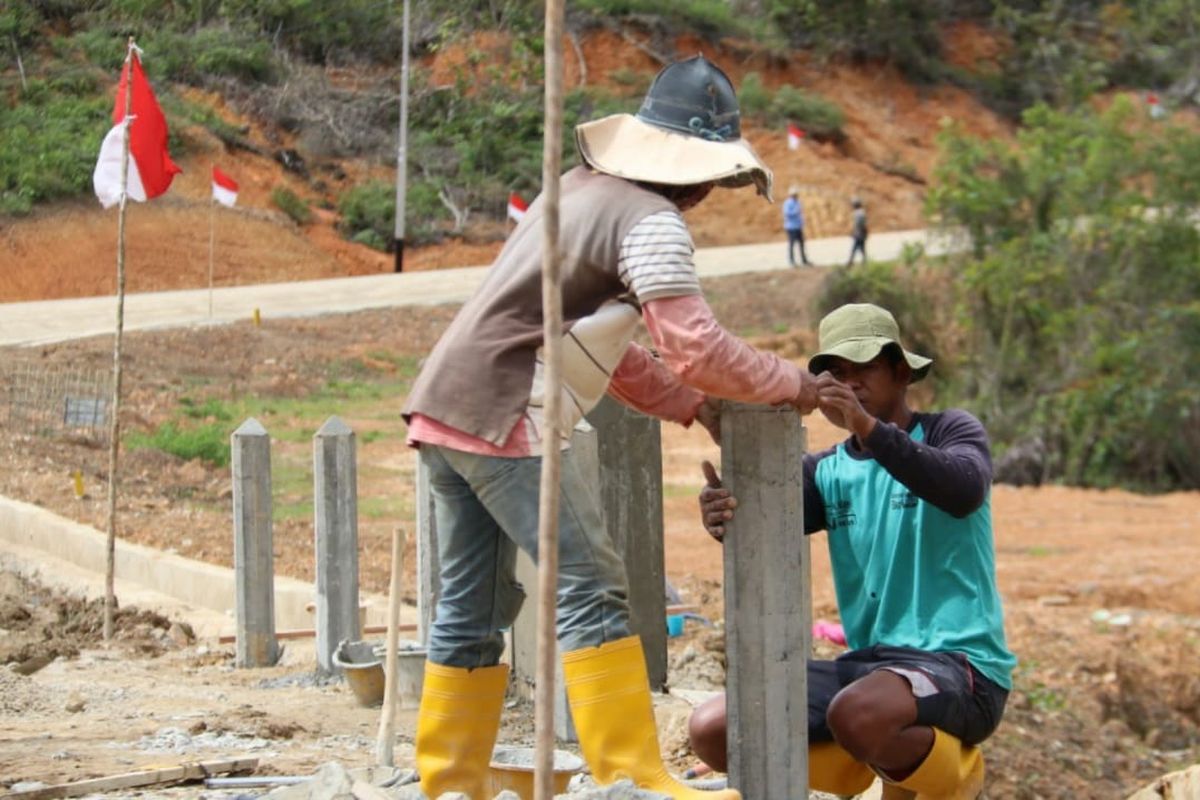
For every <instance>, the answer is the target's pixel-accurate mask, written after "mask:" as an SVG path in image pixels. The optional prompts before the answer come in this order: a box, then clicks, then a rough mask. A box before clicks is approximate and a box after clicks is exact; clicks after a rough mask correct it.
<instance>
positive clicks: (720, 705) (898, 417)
mask: <svg viewBox="0 0 1200 800" xmlns="http://www.w3.org/2000/svg"><path fill="white" fill-rule="evenodd" d="M819 340H820V352H819V353H817V354H816V355H815V356H813V357H812V359H811V360H810V362H809V369H810V371H812V372H814V373H817V375H818V377H817V385H818V392H819V395H818V396H819V405H818V407H819V408H820V409H821V411H822V412H823V413H824V414H825V416H826V417H827V418H828V419H829V421H830V422H832V423H833V424H834V425H836V426H838V427H839V428H843V429H845V430H846V431H848V432H849V433H850V434H851V436H850V438H849V439H847V440H846V441H844V442H842V443H841V444H839V445H837V446H836V447H832V448H829V449H828V450H823V451H821V452H818V453H812V454H809V455H806V456H805V458H804V528H805V530H804V532H805V533H813V532H815V531H818V530H825V531H828V544H829V555H830V561H831V563H832V567H833V583H834V589H835V591H836V594H837V601H838V609H839V611H840V614H841V620H842V625H843V626H844V628H845V631H846V639H847V642H848V645H849V647H850V650H849V651H848V652H845V653H843V654H842V655H841V656H839V657H838V658H837V659H836V660H834V661H810V662H809V667H808V693H809V694H808V709H809V712H808V713H809V717H808V735H809V743H810V747H809V785H810V786H811V787H812V788H813V789H818V790H822V791H825V792H829V793H832V794H837V795H854V794H858V793H860V792H862V791H865V790H866V788H867V787H868V786H869V785H870V784H871V782H872V780H873V779H874V777H875V775H879V777H880V778H882V779H883V781H884V783H885V792H884V797H885V798H886V797H891V796H900V794H899V793H898V789H897V788H896V787H899V789H904V790H907V791H908V792H915V793H916V795H917V797H919V798H974V797H977V796H978V794H979V792H980V791H982V788H983V778H984V766H983V756H982V754H981V752H980V750H979V748H978V747H977V746H976V745H978V744H979V743H980V742H982V741H983V740H984V739H986V738H987V737H988V736H990V735H991V733H992V732H993V731H994V730H995V729H996V726H997V724H999V722H1000V717H1001V715H1002V713H1003V711H1004V705H1005V702H1006V700H1007V698H1008V692H1009V690H1010V689H1011V688H1012V670H1013V667H1014V666H1015V665H1016V659H1015V658H1014V657H1013V655H1012V653H1010V652H1009V650H1008V647H1007V645H1006V643H1005V637H1004V620H1003V612H1002V609H1001V605H1000V595H999V592H998V591H997V588H996V569H995V555H994V548H993V544H992V516H991V506H990V488H991V483H992V467H991V456H990V454H989V448H988V440H987V434H986V433H985V431H984V429H983V426H982V425H981V424H980V422H979V420H977V419H976V418H975V417H973V416H971V415H970V414H969V413H967V412H966V411H961V410H950V411H942V412H938V413H919V412H914V411H913V410H911V409H910V408H909V406H908V401H907V390H908V385H909V384H910V383H912V382H913V381H918V380H920V379H922V378H924V377H925V375H926V373H927V372H928V371H929V368H930V365H931V363H932V362H931V361H930V359H928V358H924V357H923V356H919V355H916V354H914V353H910V352H908V351H907V350H905V349H904V348H903V347H902V346H901V344H900V332H899V328H898V326H897V325H896V321H895V319H894V318H893V317H892V315H891V314H890V313H889V312H887V311H886V310H884V309H882V308H879V307H878V306H874V305H868V304H856V305H846V306H842V307H841V308H839V309H837V310H835V311H833V312H832V313H830V314H829V315H828V316H826V317H825V318H824V319H823V320H821V325H820V330H819ZM704 471H705V475H706V477H707V479H708V485H707V486H706V487H705V488H704V490H703V491H702V492H701V494H700V506H701V514H702V516H703V520H704V525H705V528H706V529H707V530H708V532H709V533H710V534H712V535H713V536H714V537H716V538H717V539H721V538H722V537H723V536H724V534H725V528H724V524H725V522H727V521H728V520H730V519H732V518H733V514H734V509H735V508H736V507H737V501H736V500H735V499H734V498H733V497H732V496H731V495H730V493H729V492H728V490H726V489H723V488H721V482H720V479H719V478H718V476H717V474H716V471H715V470H713V468H712V465H711V464H709V463H707V462H705V464H704ZM690 727H691V731H690V732H691V738H692V747H693V749H694V750H695V752H696V754H697V755H698V756H699V757H700V758H702V759H703V760H704V761H705V762H707V763H708V764H710V765H712V766H713V767H715V768H717V769H724V768H725V763H726V758H725V756H726V754H725V732H726V725H725V698H724V697H723V696H722V697H718V698H715V699H714V700H712V701H709V703H707V704H705V705H703V706H701V707H700V708H698V709H696V712H695V713H694V714H693V716H692V720H691V726H690ZM903 796H906V797H908V796H911V795H909V794H907V793H905V794H903Z"/></svg>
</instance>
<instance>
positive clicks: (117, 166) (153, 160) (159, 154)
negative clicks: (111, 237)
mask: <svg viewBox="0 0 1200 800" xmlns="http://www.w3.org/2000/svg"><path fill="white" fill-rule="evenodd" d="M125 64H126V69H125V70H123V71H122V72H121V82H120V83H119V84H118V85H117V101H116V104H115V105H114V106H113V114H112V120H113V128H112V130H110V131H109V132H108V134H107V135H106V136H105V137H104V143H103V144H101V145H100V158H99V159H98V160H97V161H96V170H95V172H93V173H92V185H93V186H94V187H95V190H96V197H98V198H100V204H101V205H103V206H104V207H105V208H111V207H112V206H114V205H116V204H117V203H119V202H121V186H122V180H121V151H122V149H123V141H122V138H123V137H124V135H125V130H126V128H128V129H129V175H128V183H127V185H126V190H127V191H128V195H129V197H130V198H132V199H134V200H137V201H139V202H145V201H146V200H150V199H152V198H155V197H158V196H159V195H160V194H162V193H163V192H165V191H167V189H169V188H170V187H171V180H172V178H174V177H175V176H176V175H177V174H178V173H180V172H182V170H181V169H179V167H177V166H175V162H173V161H172V160H171V155H170V153H168V152H167V120H166V118H165V117H163V113H162V109H161V108H159V106H158V100H156V99H155V97H154V90H153V89H151V88H150V82H149V81H147V80H146V73H144V72H143V71H142V62H141V60H140V59H139V58H138V54H137V50H136V49H133V50H130V52H129V58H128V59H126V61H125ZM130 80H132V81H133V93H132V101H131V103H130V106H129V108H130V114H129V118H128V119H126V118H125V92H126V86H128V85H129V83H128V82H129V81H130Z"/></svg>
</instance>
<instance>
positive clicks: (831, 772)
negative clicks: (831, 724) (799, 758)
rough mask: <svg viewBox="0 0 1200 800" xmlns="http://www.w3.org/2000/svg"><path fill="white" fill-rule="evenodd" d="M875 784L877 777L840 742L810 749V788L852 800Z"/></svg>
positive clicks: (823, 743)
mask: <svg viewBox="0 0 1200 800" xmlns="http://www.w3.org/2000/svg"><path fill="white" fill-rule="evenodd" d="M874 782H875V773H874V772H872V771H871V768H870V767H868V766H867V765H866V764H864V763H862V762H861V761H856V760H855V759H854V756H852V755H850V754H849V753H847V752H846V751H845V750H844V749H843V748H842V746H841V745H839V744H838V743H837V742H821V743H819V744H814V745H809V747H808V788H810V789H816V790H817V791H819V792H826V793H828V794H836V795H840V796H842V797H853V796H854V795H856V794H862V793H863V792H865V791H866V790H867V789H869V788H870V786H871V784H872V783H874Z"/></svg>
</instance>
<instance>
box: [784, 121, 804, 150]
mask: <svg viewBox="0 0 1200 800" xmlns="http://www.w3.org/2000/svg"><path fill="white" fill-rule="evenodd" d="M787 137H788V150H799V149H800V142H801V141H802V140H803V139H804V131H802V130H801V129H800V128H798V127H796V124H795V123H793V122H789V123H788V127H787Z"/></svg>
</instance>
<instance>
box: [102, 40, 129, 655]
mask: <svg viewBox="0 0 1200 800" xmlns="http://www.w3.org/2000/svg"><path fill="white" fill-rule="evenodd" d="M133 50H134V43H133V37H132V36H130V37H129V45H128V47H127V49H126V51H125V117H124V120H123V121H124V123H125V130H124V131H123V132H122V134H121V207H120V210H119V212H118V213H117V329H116V331H115V333H114V335H113V386H112V402H111V403H110V404H109V405H110V406H111V409H112V411H111V413H112V418H111V419H110V420H109V425H108V541H107V543H106V547H105V562H104V641H106V642H109V641H112V635H113V615H114V612H115V611H116V606H117V599H116V595H115V594H114V593H113V576H114V572H115V564H116V545H117V453H118V452H119V450H120V447H121V377H122V375H121V334H122V332H123V330H124V327H125V206H126V204H127V203H128V200H129V128H130V126H131V125H132V124H133V120H132V119H130V113H131V112H132V106H133Z"/></svg>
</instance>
